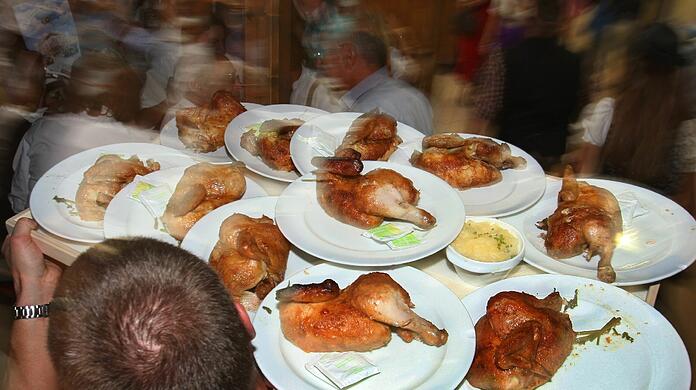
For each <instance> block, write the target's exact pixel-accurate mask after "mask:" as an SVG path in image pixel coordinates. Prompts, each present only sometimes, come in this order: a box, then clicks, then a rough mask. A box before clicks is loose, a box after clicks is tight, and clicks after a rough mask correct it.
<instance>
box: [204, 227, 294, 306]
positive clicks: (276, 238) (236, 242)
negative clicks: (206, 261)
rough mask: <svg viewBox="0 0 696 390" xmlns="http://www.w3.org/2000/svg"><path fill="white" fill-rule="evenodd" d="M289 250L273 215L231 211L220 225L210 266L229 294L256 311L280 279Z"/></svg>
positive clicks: (282, 276)
mask: <svg viewBox="0 0 696 390" xmlns="http://www.w3.org/2000/svg"><path fill="white" fill-rule="evenodd" d="M289 253H290V243H289V242H288V240H286V239H285V237H284V236H283V234H282V233H281V232H280V229H278V227H277V226H276V225H275V224H274V223H273V220H272V219H270V218H268V217H266V216H265V215H264V216H262V217H261V218H251V217H249V216H246V215H244V214H233V215H231V216H229V217H227V219H225V221H223V223H222V225H221V226H220V233H219V240H218V242H217V244H216V245H215V248H213V252H212V253H211V254H210V266H211V267H213V269H214V270H215V271H216V272H217V273H218V275H220V279H222V282H223V283H224V284H225V287H227V290H228V291H229V292H230V295H232V298H233V299H235V300H236V301H239V302H240V303H241V304H242V305H243V306H244V307H245V308H246V309H247V310H250V311H255V310H256V309H258V306H259V304H260V303H261V300H263V298H265V297H266V295H268V293H269V292H270V291H271V290H272V289H273V288H274V287H275V286H276V285H277V284H278V283H280V282H281V281H282V280H283V278H284V276H285V268H286V266H287V263H288V255H289Z"/></svg>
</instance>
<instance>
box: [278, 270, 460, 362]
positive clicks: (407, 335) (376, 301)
mask: <svg viewBox="0 0 696 390" xmlns="http://www.w3.org/2000/svg"><path fill="white" fill-rule="evenodd" d="M276 298H277V299H278V300H279V301H280V302H281V303H280V305H279V308H280V326H281V329H282V331H283V335H284V336H285V338H286V339H288V340H289V341H290V342H291V343H293V344H295V345H296V346H298V347H299V348H301V349H302V350H303V351H305V352H343V351H357V352H365V351H371V350H373V349H377V348H381V347H383V346H385V345H387V344H388V343H389V341H390V340H391V329H392V328H395V329H397V335H399V336H400V337H402V339H403V340H404V341H406V342H411V341H412V340H413V339H418V340H420V341H422V342H423V343H425V344H428V345H433V346H438V347H439V346H441V345H444V344H445V343H446V342H447V337H448V335H447V331H446V330H444V329H438V328H437V327H436V326H435V325H433V324H432V323H431V322H430V321H428V320H426V319H424V318H422V317H420V316H419V315H417V314H416V313H414V312H413V311H412V310H411V309H412V308H413V307H414V305H413V303H412V302H411V298H410V296H409V295H408V292H406V290H404V289H403V288H402V287H401V286H400V285H399V284H398V283H397V282H395V281H394V279H392V278H391V277H390V276H389V275H388V274H385V273H382V272H372V273H369V274H365V275H361V276H360V277H358V279H356V280H355V281H354V282H353V283H352V284H350V285H349V286H348V287H346V288H345V289H343V290H340V289H339V287H338V284H336V282H334V281H333V280H331V279H327V280H325V281H324V282H323V283H320V284H308V285H292V286H290V287H287V288H285V289H282V290H278V292H277V293H276Z"/></svg>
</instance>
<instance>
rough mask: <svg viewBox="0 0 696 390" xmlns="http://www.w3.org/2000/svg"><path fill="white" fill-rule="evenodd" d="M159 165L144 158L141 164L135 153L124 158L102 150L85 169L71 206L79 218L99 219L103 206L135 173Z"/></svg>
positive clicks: (142, 173)
mask: <svg viewBox="0 0 696 390" xmlns="http://www.w3.org/2000/svg"><path fill="white" fill-rule="evenodd" d="M159 169H160V165H159V163H158V162H156V161H153V160H147V161H146V162H145V164H143V163H142V162H141V161H140V159H139V158H138V156H131V157H130V158H128V159H124V158H121V157H120V156H118V155H115V154H106V155H104V156H101V157H99V158H98V159H97V161H96V162H95V163H94V165H92V166H91V167H90V168H89V169H87V171H85V173H84V176H83V178H82V182H81V183H80V186H79V187H78V189H77V195H76V196H75V206H76V207H77V212H78V215H79V216H80V219H82V220H83V221H101V220H103V219H104V213H105V212H106V207H107V206H108V205H109V203H111V199H113V197H114V196H116V194H117V193H118V192H119V191H121V189H123V187H125V186H126V185H128V183H130V182H132V181H133V179H134V178H135V176H136V175H141V176H144V175H147V174H148V173H151V172H154V171H157V170H159Z"/></svg>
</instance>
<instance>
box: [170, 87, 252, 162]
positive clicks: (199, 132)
mask: <svg viewBox="0 0 696 390" xmlns="http://www.w3.org/2000/svg"><path fill="white" fill-rule="evenodd" d="M244 111H246V109H245V108H244V106H242V105H241V104H240V103H239V102H238V101H237V100H236V99H235V98H234V96H233V95H232V93H230V92H227V91H217V92H215V93H214V94H213V97H212V98H211V99H210V104H208V105H205V106H203V107H191V108H185V109H183V110H179V111H177V113H176V127H177V128H178V130H179V139H180V140H181V142H182V143H183V144H184V145H186V147H187V148H189V149H193V150H195V151H196V152H203V153H207V152H214V151H216V150H217V149H218V148H220V147H222V146H224V145H225V130H226V129H227V125H228V124H229V123H230V121H232V119H234V118H235V117H236V116H237V115H239V114H241V113H243V112H244Z"/></svg>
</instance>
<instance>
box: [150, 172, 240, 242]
mask: <svg viewBox="0 0 696 390" xmlns="http://www.w3.org/2000/svg"><path fill="white" fill-rule="evenodd" d="M245 191H246V180H245V178H244V173H243V168H242V166H240V165H235V164H210V163H199V164H196V165H192V166H190V167H188V168H186V170H185V171H184V175H183V176H182V177H181V180H179V183H178V184H177V185H176V189H175V190H174V193H173V194H172V197H171V198H170V199H169V203H167V208H166V209H165V211H164V215H163V216H162V222H164V226H165V227H166V228H167V231H168V232H169V234H170V235H171V236H172V237H174V238H176V239H177V240H179V241H181V240H183V238H184V236H186V233H188V231H189V229H191V227H192V226H193V225H194V224H195V223H196V222H198V220H199V219H201V218H203V216H205V215H206V214H208V213H209V212H211V211H213V210H215V209H216V208H218V207H220V206H222V205H224V204H227V203H230V202H232V201H235V200H237V199H239V198H241V197H242V196H243V195H244V192H245Z"/></svg>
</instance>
